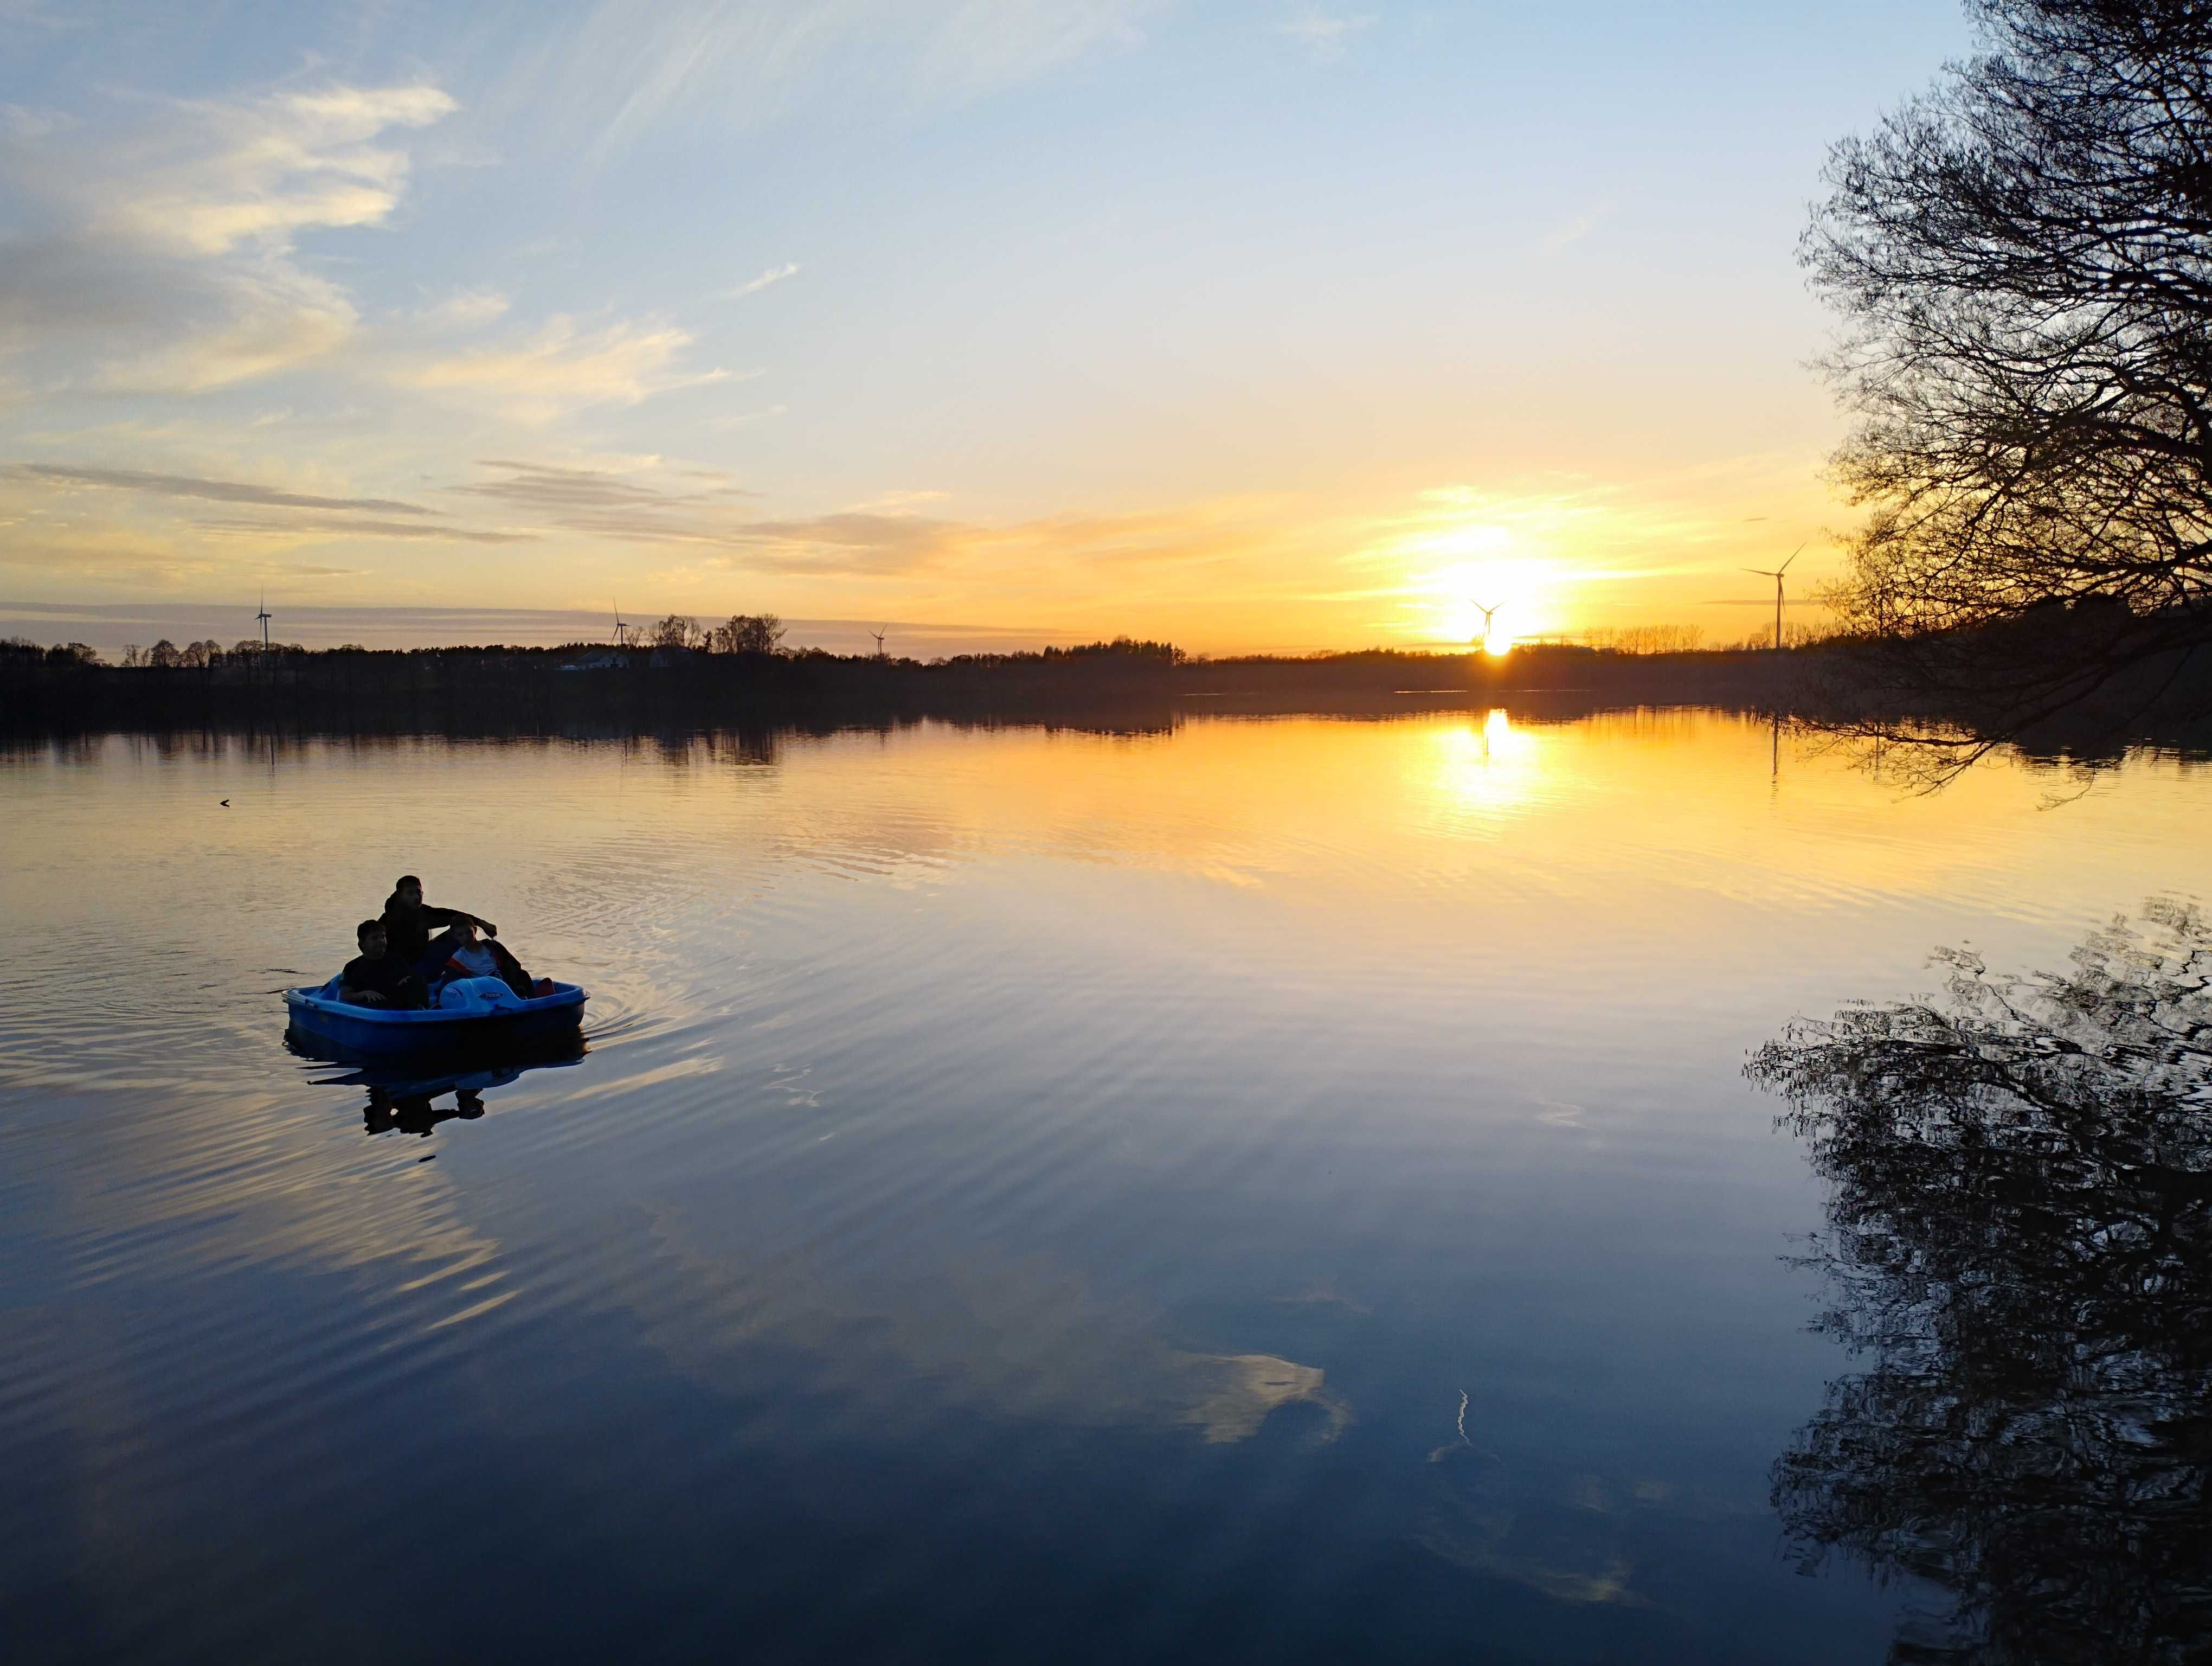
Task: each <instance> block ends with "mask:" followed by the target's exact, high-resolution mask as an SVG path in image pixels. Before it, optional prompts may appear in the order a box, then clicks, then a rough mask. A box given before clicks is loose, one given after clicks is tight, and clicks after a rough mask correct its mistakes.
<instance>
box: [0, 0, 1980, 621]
mask: <svg viewBox="0 0 2212 1666" xmlns="http://www.w3.org/2000/svg"><path fill="white" fill-rule="evenodd" d="M1877 11H1878V12H1879V13H1880V15H1879V16H1878V17H1874V18H1869V19H1868V20H1866V22H1867V27H1857V28H1854V29H1853V30H1851V31H1850V32H1849V33H1847V34H1839V35H1837V36H1836V37H1834V38H1833V39H1832V40H1830V39H1825V38H1824V43H1823V47H1822V50H1821V52H1819V53H1818V54H1816V55H1814V57H1812V58H1807V57H1806V56H1805V55H1804V54H1803V53H1802V52H1801V51H1800V50H1799V47H1800V45H1801V44H1802V43H1796V42H1793V41H1791V40H1788V39H1786V38H1784V37H1785V35H1786V33H1787V32H1777V31H1773V30H1771V29H1766V28H1763V27H1750V24H1751V22H1752V21H1753V20H1754V19H1755V18H1756V17H1757V16H1758V15H1759V14H1756V13H1754V12H1753V10H1752V9H1750V8H1749V6H1748V5H1747V4H1725V5H1720V6H1716V7H1711V8H1705V9H1700V10H1699V12H1697V13H1695V14H1691V15H1681V16H1678V17H1674V18H1670V19H1667V20H1663V21H1662V20H1660V19H1657V18H1655V17H1653V16H1650V15H1647V14H1645V13H1644V12H1642V11H1639V10H1638V9H1633V8H1629V7H1626V6H1621V5H1618V4H1612V3H1608V4H1607V5H1606V6H1604V7H1601V11H1600V15H1597V16H1595V17H1579V18H1576V19H1566V18H1550V17H1544V16H1531V17H1528V18H1526V19H1523V20H1522V23H1521V25H1520V26H1519V27H1518V28H1517V29H1516V31H1514V32H1511V33H1501V32H1500V31H1499V30H1498V27H1497V26H1496V23H1495V21H1494V20H1492V19H1490V18H1489V17H1488V16H1487V15H1486V14H1482V13H1480V12H1477V11H1474V10H1469V11H1466V12H1453V13H1449V14H1440V13H1436V12H1433V11H1429V12H1417V11H1413V10H1401V9H1395V8H1391V9H1376V10H1374V11H1372V12H1363V13H1359V14H1356V15H1354V14H1346V15H1335V14H1334V13H1333V12H1330V11H1328V10H1327V9H1314V8H1310V7H1305V6H1293V5H1287V4H1285V5H1274V4H1270V3H1255V4H1251V5H1239V6H1234V7H1227V8H1205V9H1201V8H1195V7H1191V6H1188V5H1177V4H1170V3H1157V0H1104V3H1099V0H1082V3H1078V0H1042V3H1024V4H1019V5H1017V4H1012V3H1000V0H989V3H985V4H982V5H980V6H979V5H961V6H954V5H950V4H920V5H916V6H913V7H909V8H900V9H897V10H896V12H885V13H884V14H882V15H876V14H874V13H867V12H866V9H853V8H839V7H834V6H829V5H824V4H813V3H803V0H794V3H792V4H789V5H786V6H780V7H763V6H760V5H757V4H755V3H751V0H744V3H740V0H687V3H684V4H681V5H674V6H665V7H641V6H636V5H632V4H629V3H623V0H599V3H593V4H582V5H578V6H575V7H572V8H564V9H555V10H552V11H549V12H548V13H546V14H544V15H543V16H542V17H539V18H537V19H535V20H533V22H532V27H529V28H528V29H524V28H523V27H521V24H520V20H519V19H518V18H517V17H516V16H514V15H512V14H509V13H507V12H505V11H501V10H499V9H490V8H485V7H476V6H462V7H459V8H455V9H452V10H451V11H450V12H449V13H448V14H441V15H440V16H439V17H437V18H427V17H417V16H414V15H408V16H407V17H405V18H404V19H403V18H400V17H398V16H397V15H394V16H385V15H371V16H365V17H359V18H355V17H350V16H343V17H342V16H340V15H337V14H333V13H329V12H325V11H323V10H321V9H295V10H293V11H289V12H286V13H284V14H282V15H277V16H274V17H270V18H264V19H259V20H258V21H256V22H255V23H254V24H253V26H252V27H247V26H246V23H245V21H243V20H240V19H236V18H232V17H229V16H228V15H222V16H210V17H197V16H187V15H183V14H172V13H168V12H163V11H158V10H153V9H129V8H125V9H123V10H121V11H119V12H117V13H115V14H112V15H104V16H103V17H102V18H101V19H100V21H98V24H97V26H96V27H94V26H91V25H90V24H88V25H87V26H86V27H73V26H72V27H63V23H64V22H66V21H67V20H61V21H57V20H56V18H55V17H54V16H52V15H49V14H47V13H46V12H44V11H42V10H40V9H38V8H32V9H28V10H25V9H9V10H7V11H6V13H5V14H4V15H0V46H4V49H5V50H4V52H0V63H4V64H5V66H6V67H5V69H4V70H0V105H4V106H5V109H4V112H0V114H4V119H0V199H4V201H5V204H6V207H7V213H8V220H7V222H6V223H7V224H8V225H9V232H8V234H7V244H6V251H7V253H8V256H9V267H8V279H7V295H6V301H7V308H6V313H5V316H4V318H0V531H4V537H5V557H6V560H5V564H6V566H7V569H8V571H7V573H6V574H5V575H4V578H0V630H7V629H14V630H21V631H25V632H27V633H28V634H30V635H35V636H39V637H40V638H41V639H45V638H48V637H58V636H65V635H78V634H80V633H79V631H78V630H77V629H75V628H73V627H72V626H71V624H70V621H71V620H73V619H88V620H90V621H91V623H87V624H85V625H84V626H83V629H84V630H85V631H88V632H96V631H97V630H100V629H111V630H112V629H122V628H123V627H121V626H119V625H116V624H114V623H113V621H112V619H111V618H109V617H108V615H110V614H112V613H113V612H114V611H116V610H118V609H121V608H125V607H127V608H130V609H132V610H136V612H137V613H140V614H143V615H145V616H146V617H148V618H149V619H151V620H152V621H153V624H152V625H150V626H149V627H147V628H158V624H159V620H160V617H162V610H164V609H169V610H173V611H174V610H185V609H199V610H203V611H204V610H208V609H216V608H231V607H234V606H242V607H243V611H244V612H245V613H246V615H249V616H250V615H251V614H252V612H253V611H254V607H253V605H252V603H253V602H254V601H255V599H257V598H258V597H259V596H261V595H262V594H264V593H265V594H266V595H267V597H268V598H269V601H270V607H271V608H272V610H273V611H276V613H277V614H278V616H279V617H280V618H284V619H290V620H292V621H295V626H296V629H297V631H298V632H299V633H300V634H302V635H304V636H306V637H307V638H308V639H310V640H311V641H342V640H348V639H349V637H348V635H347V632H348V631H349V629H350V630H353V631H356V632H359V633H362V634H364V635H368V634H374V635H376V640H379V641H394V640H398V639H400V638H402V637H404V635H405V633H406V632H407V631H408V630H410V629H414V630H416V632H417V634H418V635H422V636H424V637H426V638H427V637H428V636H430V635H435V632H436V630H437V629H458V628H459V627H457V626H453V625H450V624H448V625H445V626H440V625H438V624H436V623H435V622H432V621H431V620H430V611H432V610H447V611H451V610H471V611H475V612H476V613H478V614H482V615H484V616H486V617H487V619H488V620H489V623H483V625H482V626H481V627H480V628H479V631H478V634H480V635H482V634H487V633H489V634H493V635H495V634H496V632H497V630H498V629H500V628H501V627H500V625H499V623H498V617H496V616H499V615H500V612H501V610H507V611H515V610H540V611H547V610H551V611H561V610H566V611H571V612H574V614H576V615H577V616H579V617H585V616H588V617H590V618H591V619H593V620H596V619H597V618H599V617H600V616H602V615H604V614H605V613H606V612H607V611H608V609H609V606H610V603H611V599H612V600H614V601H617V602H618V603H619V605H622V606H623V607H625V608H628V609H629V610H630V611H631V614H632V616H633V617H647V618H650V617H658V616H659V615H661V614H664V613H668V612H678V613H684V614H690V615H693V616H696V617H701V618H705V619H712V618H717V617H724V616H726V615H728V614H730V613H732V612H741V611H743V612H753V611H769V612H775V613H777V614H779V615H781V616H783V617H786V618H791V619H799V620H810V621H841V620H842V621H847V622H851V629H848V630H847V631H846V633H845V635H847V636H849V637H851V638H852V639H853V641H854V644H855V645H857V644H858V643H859V641H860V638H859V636H858V635H857V634H856V633H857V632H858V630H859V629H860V624H861V623H866V624H867V625H869V626H871V627H878V628H879V627H880V625H881V623H882V622H883V621H884V620H896V621H904V622H929V623H931V624H932V625H933V627H935V626H941V627H942V628H943V631H944V633H946V634H944V635H942V640H943V641H945V642H947V643H951V642H957V641H965V640H969V639H970V638H972V639H973V640H974V641H976V642H979V643H980V642H981V641H984V640H985V635H986V634H988V633H996V635H992V636H991V638H990V640H992V641H994V642H997V643H999V644H1000V645H1023V644H1028V645H1037V644H1041V643H1042V642H1044V641H1073V640H1084V639H1089V638H1093V637H1098V636H1111V635H1117V634H1128V635H1137V636H1143V637H1151V638H1164V639H1168V640H1172V641H1176V643H1178V644H1179V645H1182V646H1183V647H1186V648H1189V649H1191V650H1192V651H1194V652H1200V653H1228V652H1242V651H1290V652H1303V651H1310V650H1315V649H1328V648H1365V647H1372V646H1384V647H1396V648H1425V649H1430V650H1432V651H1440V652H1464V651H1468V648H1470V647H1472V646H1474V645H1477V644H1479V645H1480V647H1482V648H1485V649H1486V650H1488V651H1490V652H1492V653H1496V652H1502V651H1503V650H1504V648H1507V647H1509V646H1510V644H1511V643H1512V642H1514V641H1529V640H1531V639H1532V638H1540V637H1541V638H1557V637H1573V636H1577V635H1588V634H1589V633H1591V632H1602V631H1605V630H1607V629H1624V628H1631V627H1638V626H1648V625H1654V624H1668V625H1679V626H1682V627H1689V628H1695V629H1699V630H1700V631H1702V632H1703V633H1704V635H1705V639H1706V640H1708V641H1733V640H1738V639H1741V638H1743V637H1745V636H1746V635H1749V634H1751V633H1752V632H1753V631H1755V630H1756V629H1757V628H1758V626H1759V620H1760V615H1761V610H1762V607H1763V606H1764V605H1767V602H1768V599H1767V596H1766V593H1765V592H1763V591H1762V590H1761V588H1760V587H1759V584H1758V582H1757V581H1753V580H1750V579H1747V577H1746V575H1744V574H1743V573H1742V571H1741V569H1743V568H1746V567H1758V566H1763V565H1767V564H1770V563H1771V559H1772V557H1773V556H1775V554H1776V552H1778V551H1780V550H1788V549H1790V548H1792V547H1794V546H1795V545H1796V544H1800V543H1809V544H1811V546H1812V547H1811V548H1810V549H1809V550H1808V552H1807V556H1806V558H1805V559H1804V560H1803V561H1802V562H1801V563H1800V564H1799V567H1798V569H1797V571H1796V572H1795V573H1793V575H1791V593H1790V598H1789V605H1790V607H1792V608H1803V607H1808V606H1810V605H1811V601H1810V599H1811V597H1812V596H1813V594H1814V589H1815V587H1816V586H1817V584H1818V582H1819V581H1820V579H1821V578H1822V577H1823V576H1825V575H1826V574H1827V573H1829V572H1830V571H1832V568H1833V563H1834V559H1835V556H1834V546H1833V544H1832V543H1831V542H1830V541H1829V538H1828V534H1829V532H1831V530H1832V529H1833V528H1836V527H1838V526H1844V525H1845V524H1847V523H1848V521H1849V519H1850V511H1849V508H1848V506H1844V505H1841V504H1839V503H1838V502H1835V501H1833V500H1832V497H1831V496H1830V494H1829V491H1828V489H1827V487H1826V485H1825V484H1824V483H1823V480H1822V476H1821V470H1822V465H1823V459H1825V457H1826V455H1827V453H1829V452H1830V451H1831V450H1832V448H1833V447H1834V446H1835V444H1836V442H1837V441H1838V439H1839V437H1840V435H1841V432H1842V429H1841V423H1840V419H1839V418H1838V416H1837V414H1836V413H1835V412H1834V410H1832V408H1831V405H1830V402H1829V398H1828V395H1827V393H1826V391H1825V390H1824V389H1823V388H1822V387H1821V386H1820V384H1819V382H1818V380H1817V379H1816V378H1814V376H1812V375H1811V374H1809V373H1808V372H1807V371H1806V370H1805V368H1804V362H1805V361H1806V360H1807V359H1808V357H1809V356H1812V355H1813V354H1814V353H1816V352H1817V351H1818V350H1819V349H1820V346H1821V344H1822V343H1823V341H1824V339H1825V331H1826V325H1825V323H1824V321H1823V320H1822V319H1821V318H1820V315H1819V313H1817V311H1816V309H1815V307H1814V302H1813V301H1811V299H1810V298H1808V296H1807V295H1805V294H1804V292H1803V287H1802V282H1801V280H1800V276H1799V274H1798V273H1797V271H1796V269H1795V267H1794V265H1793V263H1792V258H1791V247H1792V245H1793V243H1794V240H1795V238H1796V233H1797V230H1798V225H1799V221H1800V218H1801V216H1802V198H1803V195H1804V192H1805V189H1806V182H1807V181H1808V179H1812V178H1814V176H1815V174H1816V173H1817V171H1818V167H1819V164H1820V156H1821V154H1822V151H1823V149H1824V147H1825V146H1826V143H1827V142H1828V141H1829V140H1830V139H1831V138H1832V137H1833V136H1834V134H1835V133H1836V132H1837V131H1839V129H1840V128H1841V127H1842V126H1843V125H1845V124H1846V123H1847V121H1848V120H1850V119H1856V118H1857V115H1858V114H1859V113H1860V112H1863V111H1864V110H1865V109H1867V108H1869V107H1870V106H1877V105H1879V104H1880V102H1881V100H1884V99H1886V98H1887V97H1888V96H1890V94H1891V93H1892V91H1893V88H1896V87H1898V86H1900V85H1907V84H1911V83H1912V82H1914V81H1915V80H1916V79H1917V78H1918V77H1920V76H1923V75H1924V74H1925V73H1927V72H1928V71H1929V70H1930V69H1932V67H1933V66H1934V65H1935V64H1936V63H1938V62H1939V61H1941V60H1942V58H1943V57H1944V56H1945V55H1946V54H1947V53H1948V52H1952V51H1953V50H1954V49H1955V48H1956V46H1958V45H1959V43H1960V40H1962V39H1963V36H1962V34H1961V33H1960V21H1959V20H1958V19H1957V18H1956V17H1955V16H1953V15H1950V14H1949V13H1948V11H1947V10H1946V9H1940V8H1938V9H1929V8H1923V7H1913V6H1905V5H1903V4H1901V3H1899V4H1882V5H1879V6H1878V7H1877ZM1563 63H1573V64H1575V65H1576V66H1577V70H1576V73H1575V74H1574V75H1573V76H1570V77H1566V78H1564V79H1563V78H1562V77H1561V76H1559V75H1557V74H1555V73H1553V70H1555V69H1556V66H1558V65H1559V64H1563ZM1808 75H1809V76H1810V78H1811V79H1810V84H1809V85H1808ZM1753 134H1756V135H1757V136H1758V142H1757V143H1747V137H1748V136H1750V135H1753ZM1478 601H1479V602H1480V603H1481V604H1482V605H1486V606H1490V605H1495V606H1498V607H1500V608H1501V609H1502V611H1501V612H1500V613H1499V614H1498V619H1497V622H1496V623H1495V625H1494V626H1493V627H1492V628H1491V629H1484V628H1483V625H1482V622H1481V619H1480V616H1479V615H1478V614H1477V613H1476V612H1475V611H1474V603H1475V602H1478ZM72 610H76V611H72ZM101 610H106V612H102V611H101ZM225 617H228V616H227V615H226V616H225ZM410 620H413V621H416V623H413V624H410V623H408V621H410ZM349 622H352V623H349ZM281 628H282V627H281V626H280V629H281ZM250 629H251V626H250V625H246V624H241V625H240V628H239V629H237V630H236V631H235V632H233V633H229V634H231V635H239V636H243V635H246V634H247V633H248V631H249V630H250ZM963 630H967V631H969V633H970V637H969V638H963V637H962V636H961V635H959V633H960V632H961V631H963ZM225 640H228V637H227V636H226V637H225Z"/></svg>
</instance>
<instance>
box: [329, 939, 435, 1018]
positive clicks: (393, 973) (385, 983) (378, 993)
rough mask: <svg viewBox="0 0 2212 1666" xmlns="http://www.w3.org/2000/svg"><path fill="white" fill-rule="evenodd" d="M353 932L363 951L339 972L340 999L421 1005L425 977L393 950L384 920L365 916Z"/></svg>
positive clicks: (366, 1003)
mask: <svg viewBox="0 0 2212 1666" xmlns="http://www.w3.org/2000/svg"><path fill="white" fill-rule="evenodd" d="M353 935H354V941H355V942H356V943H357V944H359V945H361V952H360V954H358V955H356V957H355V958H353V959H351V960H349V961H347V962H346V964H345V970H343V971H342V972H340V973H339V974H338V999H339V1000H343V1001H347V1002H349V1003H351V1004H352V1005H353V1006H421V1005H422V998H423V988H424V986H423V983H422V979H421V978H419V977H416V976H415V974H414V970H413V968H411V967H410V965H409V964H407V962H406V961H404V960H403V959H401V958H399V957H398V955H396V954H393V953H392V945H391V940H390V938H389V936H388V934H387V933H386V931H385V928H384V921H381V920H364V921H362V922H361V924H360V925H358V926H356V927H354V933H353Z"/></svg>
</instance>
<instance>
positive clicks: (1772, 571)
mask: <svg viewBox="0 0 2212 1666" xmlns="http://www.w3.org/2000/svg"><path fill="white" fill-rule="evenodd" d="M1804 553H1805V546H1804V545H1803V544H1799V545H1798V546H1797V547H1796V549H1795V550H1791V551H1790V561H1795V560H1796V559H1797V557H1798V556H1802V555H1803V554H1804ZM1790 561H1785V562H1783V563H1782V565H1781V566H1779V567H1747V568H1745V569H1743V570H1744V571H1745V572H1747V573H1756V574H1758V575H1759V577H1761V578H1762V579H1772V580H1773V581H1774V646H1775V647H1776V648H1780V647H1781V646H1782V575H1784V573H1786V572H1788V571H1789V570H1790Z"/></svg>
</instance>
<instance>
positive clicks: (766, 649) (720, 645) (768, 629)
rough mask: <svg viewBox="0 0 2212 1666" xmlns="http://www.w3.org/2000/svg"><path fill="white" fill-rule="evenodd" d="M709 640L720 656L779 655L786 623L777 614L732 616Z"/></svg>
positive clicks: (720, 625)
mask: <svg viewBox="0 0 2212 1666" xmlns="http://www.w3.org/2000/svg"><path fill="white" fill-rule="evenodd" d="M708 639H709V640H708V646H709V647H710V648H713V649H714V652H715V653H717V654H775V653H777V652H779V651H781V645H782V642H783V621H782V620H781V619H779V618H777V617H776V616H775V614H773V613H732V615H730V617H729V618H728V619H727V620H726V622H725V623H721V624H718V625H716V626H715V627H714V629H713V630H712V631H710V632H709V633H708Z"/></svg>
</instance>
